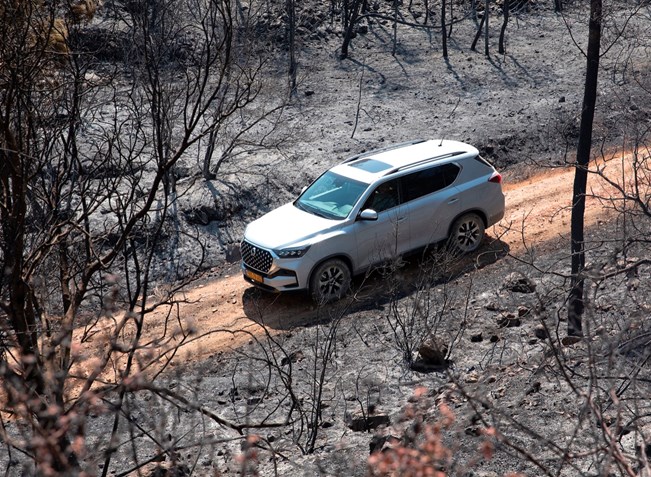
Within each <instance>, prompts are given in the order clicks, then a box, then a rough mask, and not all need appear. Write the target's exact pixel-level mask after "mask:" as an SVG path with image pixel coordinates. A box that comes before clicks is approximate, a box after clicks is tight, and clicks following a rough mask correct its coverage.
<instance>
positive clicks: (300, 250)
mask: <svg viewBox="0 0 651 477" xmlns="http://www.w3.org/2000/svg"><path fill="white" fill-rule="evenodd" d="M309 249H310V246H309V245H308V246H307V247H296V248H283V249H282V250H274V252H275V254H276V255H278V256H279V257H280V258H299V257H302V256H303V255H305V254H306V253H307V251H308V250H309Z"/></svg>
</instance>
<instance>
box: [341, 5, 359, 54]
mask: <svg viewBox="0 0 651 477" xmlns="http://www.w3.org/2000/svg"><path fill="white" fill-rule="evenodd" d="M361 5H362V0H350V1H347V2H345V4H344V7H343V10H344V12H343V14H344V41H343V43H342V45H341V55H340V56H339V58H340V59H342V60H344V59H346V58H348V47H349V46H350V40H352V39H353V33H354V31H355V25H356V24H357V20H358V19H359V10H360V7H361Z"/></svg>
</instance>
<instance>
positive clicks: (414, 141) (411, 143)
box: [343, 139, 426, 164]
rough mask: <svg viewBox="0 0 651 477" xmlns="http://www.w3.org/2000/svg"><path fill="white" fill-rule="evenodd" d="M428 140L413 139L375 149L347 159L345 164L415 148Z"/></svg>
mask: <svg viewBox="0 0 651 477" xmlns="http://www.w3.org/2000/svg"><path fill="white" fill-rule="evenodd" d="M425 141H426V139H413V140H411V141H405V142H400V143H398V144H392V145H390V146H387V147H383V148H381V149H373V150H372V151H367V152H362V153H360V154H357V155H356V156H353V157H349V158H348V159H346V160H345V161H344V162H343V164H347V163H349V162H353V161H355V160H357V159H362V158H364V157H368V156H372V155H374V154H380V153H381V152H387V151H392V150H393V149H399V148H401V147H405V146H413V145H414V144H420V143H421V142H425Z"/></svg>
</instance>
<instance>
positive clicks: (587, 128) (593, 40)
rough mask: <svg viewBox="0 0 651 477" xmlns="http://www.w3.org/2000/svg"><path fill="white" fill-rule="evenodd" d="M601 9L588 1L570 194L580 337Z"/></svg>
mask: <svg viewBox="0 0 651 477" xmlns="http://www.w3.org/2000/svg"><path fill="white" fill-rule="evenodd" d="M601 5H602V0H590V24H589V28H588V31H589V33H588V53H587V57H586V59H587V68H586V75H585V89H584V92H583V108H582V110H581V126H580V130H579V144H578V146H577V150H576V166H575V168H574V189H573V192H572V222H571V232H570V235H571V252H572V279H571V289H570V295H569V298H568V305H567V334H568V335H570V336H582V334H583V328H582V316H583V310H584V277H583V269H584V267H585V243H584V215H585V194H586V190H587V182H588V163H589V162H590V149H591V145H592V123H593V120H594V110H595V104H596V101H597V76H598V73H599V54H600V51H599V50H600V43H601Z"/></svg>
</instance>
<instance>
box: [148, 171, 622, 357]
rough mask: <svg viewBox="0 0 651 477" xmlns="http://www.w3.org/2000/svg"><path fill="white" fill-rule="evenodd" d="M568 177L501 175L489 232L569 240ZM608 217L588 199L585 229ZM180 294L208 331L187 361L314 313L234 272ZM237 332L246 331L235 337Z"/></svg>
mask: <svg viewBox="0 0 651 477" xmlns="http://www.w3.org/2000/svg"><path fill="white" fill-rule="evenodd" d="M629 167H630V166H629ZM611 169H613V170H614V169H617V167H612V168H611ZM619 172H620V173H621V167H620V168H619ZM573 181H574V169H573V168H571V167H566V168H557V169H549V170H544V171H542V172H540V173H538V174H536V175H534V176H532V177H530V178H528V179H526V180H523V181H520V182H515V183H509V182H508V177H506V178H505V183H504V184H503V188H504V193H505V196H506V207H507V211H506V216H505V218H504V219H503V220H502V222H501V223H500V224H498V225H497V226H496V227H495V229H494V230H492V231H491V230H489V234H490V235H493V236H499V238H500V240H501V242H504V243H506V244H507V245H508V249H509V253H510V254H512V255H515V256H518V255H519V254H521V253H523V252H524V251H525V250H526V248H527V247H528V246H531V245H535V246H537V247H540V246H543V245H545V244H554V246H564V244H568V243H569V231H570V213H571V210H570V205H571V197H572V188H573ZM588 187H589V190H590V191H592V193H594V194H597V195H599V196H606V197H609V196H610V194H611V193H612V188H611V187H609V186H608V185H607V184H606V183H605V181H603V180H599V178H598V177H597V176H595V175H592V174H591V175H590V176H589V184H588ZM608 215H609V211H608V210H607V209H606V208H605V207H604V205H603V204H602V203H601V202H600V201H599V200H598V199H596V198H594V197H587V200H586V214H585V224H586V227H589V226H591V225H594V224H596V223H598V221H606V220H608ZM561 243H562V244H561ZM525 244H526V245H525ZM568 247H569V245H568ZM183 297H184V298H185V300H186V303H183V304H182V305H181V306H180V314H181V316H182V318H183V320H184V322H186V323H192V326H193V327H194V329H195V330H196V333H197V336H202V335H204V334H207V335H206V336H205V337H203V338H201V339H198V340H196V341H194V342H193V343H191V344H189V345H185V346H184V349H183V351H182V353H180V354H179V356H180V357H181V358H182V359H184V360H192V361H194V360H197V359H201V357H202V356H203V357H205V356H208V355H212V354H214V353H217V352H219V351H227V350H229V349H233V348H237V347H240V346H242V345H243V344H245V343H247V342H249V341H250V340H251V339H252V338H251V336H250V335H248V334H246V333H251V334H253V335H261V334H262V333H263V332H264V330H263V328H262V326H261V323H263V319H264V323H265V324H266V325H268V329H271V331H272V332H274V333H275V332H279V331H281V330H287V329H291V328H292V327H295V326H305V325H309V324H310V322H313V321H314V319H315V316H316V313H317V311H316V308H315V307H314V306H313V304H312V303H311V301H310V299H309V297H308V296H307V294H300V293H297V294H281V295H277V294H276V295H274V294H269V293H265V292H260V291H258V290H255V289H254V288H253V287H251V285H249V284H248V283H246V282H245V281H244V280H243V279H242V277H241V276H240V275H239V273H237V272H235V273H234V274H233V275H231V276H226V277H224V278H221V279H218V280H215V281H213V282H209V283H205V284H202V285H199V286H197V287H196V288H193V289H190V290H188V291H186V292H185V293H184V294H183ZM161 326H162V325H161ZM157 328H159V329H160V326H154V327H153V328H152V329H151V330H150V331H151V332H155V330H156V329H157ZM220 330H221V331H220ZM240 331H244V332H246V333H241V334H239V335H238V334H237V333H238V332H240ZM233 333H235V334H233Z"/></svg>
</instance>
